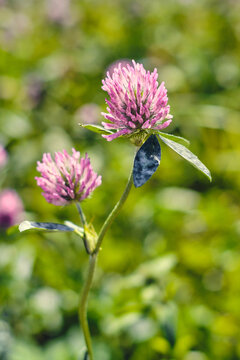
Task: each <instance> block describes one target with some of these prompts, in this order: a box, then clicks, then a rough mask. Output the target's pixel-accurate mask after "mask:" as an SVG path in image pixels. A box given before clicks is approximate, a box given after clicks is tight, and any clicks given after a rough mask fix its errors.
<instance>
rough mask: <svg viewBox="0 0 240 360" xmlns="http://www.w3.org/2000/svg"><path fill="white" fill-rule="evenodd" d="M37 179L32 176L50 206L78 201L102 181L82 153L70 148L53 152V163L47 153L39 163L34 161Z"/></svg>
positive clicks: (84, 197) (86, 156)
mask: <svg viewBox="0 0 240 360" xmlns="http://www.w3.org/2000/svg"><path fill="white" fill-rule="evenodd" d="M37 170H38V171H39V172H40V173H41V177H36V178H35V179H36V180H37V184H38V186H40V187H41V188H42V189H43V191H44V192H43V193H42V194H43V196H44V197H45V199H46V200H47V201H48V202H49V203H52V204H54V205H67V204H70V203H71V202H72V201H82V200H84V199H86V198H87V197H88V196H89V195H90V193H91V192H92V191H93V190H94V189H95V188H96V187H97V186H99V185H101V182H102V178H101V176H98V175H97V174H96V173H95V172H94V171H93V169H92V167H91V164H90V159H89V157H88V155H87V154H86V155H85V157H84V158H83V157H82V158H81V157H80V152H79V151H76V150H75V149H72V155H69V154H68V153H67V151H66V150H63V152H60V151H59V152H56V153H55V158H54V160H53V159H52V157H51V155H50V154H49V153H45V154H43V158H42V162H40V161H38V162H37Z"/></svg>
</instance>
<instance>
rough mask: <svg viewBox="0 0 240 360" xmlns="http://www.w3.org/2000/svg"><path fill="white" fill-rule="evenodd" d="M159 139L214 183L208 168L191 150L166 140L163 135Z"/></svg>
mask: <svg viewBox="0 0 240 360" xmlns="http://www.w3.org/2000/svg"><path fill="white" fill-rule="evenodd" d="M158 136H159V138H160V139H161V140H162V141H163V142H164V143H165V144H166V145H167V146H169V147H170V148H171V149H173V150H174V151H176V152H177V153H178V154H179V155H180V156H182V157H183V158H184V159H185V160H187V161H189V162H190V163H191V164H192V165H193V166H195V167H196V168H197V169H198V170H200V171H201V172H202V173H203V174H204V175H206V176H207V177H208V179H209V180H210V181H212V176H211V173H210V171H209V170H208V168H207V167H206V166H205V165H204V164H203V163H202V162H201V161H200V160H199V158H198V157H197V156H196V155H194V154H193V153H192V152H191V151H190V150H188V149H187V148H186V147H185V146H183V145H181V144H178V143H176V142H175V141H172V140H170V139H167V138H164V137H163V136H162V135H158Z"/></svg>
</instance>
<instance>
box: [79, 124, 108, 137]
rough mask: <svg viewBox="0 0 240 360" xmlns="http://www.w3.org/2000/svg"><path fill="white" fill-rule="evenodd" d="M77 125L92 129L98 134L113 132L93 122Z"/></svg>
mask: <svg viewBox="0 0 240 360" xmlns="http://www.w3.org/2000/svg"><path fill="white" fill-rule="evenodd" d="M79 125H80V126H81V127H83V128H85V129H88V130H90V131H93V132H95V133H98V134H104V135H109V134H113V131H111V130H106V129H105V128H104V127H103V126H101V125H94V124H79Z"/></svg>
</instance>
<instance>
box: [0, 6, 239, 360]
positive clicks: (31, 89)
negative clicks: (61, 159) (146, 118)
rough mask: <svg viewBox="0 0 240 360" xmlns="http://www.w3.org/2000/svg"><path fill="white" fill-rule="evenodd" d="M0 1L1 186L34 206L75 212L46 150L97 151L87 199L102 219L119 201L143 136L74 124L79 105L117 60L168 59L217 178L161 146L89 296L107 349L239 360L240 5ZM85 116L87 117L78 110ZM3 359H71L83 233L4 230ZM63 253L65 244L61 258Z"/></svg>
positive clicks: (179, 99)
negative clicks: (47, 177)
mask: <svg viewBox="0 0 240 360" xmlns="http://www.w3.org/2000/svg"><path fill="white" fill-rule="evenodd" d="M56 4H57V2H55V1H54V0H48V1H42V2H34V1H31V0H26V1H24V2H21V1H17V0H12V1H7V0H5V1H4V0H1V1H0V142H1V143H2V144H3V145H5V146H6V149H7V151H8V153H9V158H10V159H9V163H8V165H7V168H6V169H5V170H4V172H2V174H1V179H0V186H1V188H5V187H11V188H14V189H16V190H17V192H18V193H19V195H20V196H21V198H22V199H23V202H24V205H25V211H26V214H25V218H26V219H29V220H39V221H61V222H63V221H64V220H65V219H70V220H72V221H75V222H76V223H77V222H78V215H77V213H76V211H75V209H74V208H71V207H66V208H60V207H54V206H53V205H50V204H48V203H46V201H45V200H44V198H43V197H42V196H41V191H40V189H38V188H37V186H36V183H35V180H34V177H35V176H36V175H37V173H36V170H35V166H36V161H37V160H39V159H41V157H42V153H43V152H46V151H51V152H54V151H57V150H62V149H63V148H66V150H70V149H71V147H72V146H75V147H76V148H77V149H79V150H80V151H81V152H82V153H84V152H85V151H87V152H88V153H89V155H90V156H91V158H92V161H93V164H94V168H95V169H96V170H97V171H98V172H99V173H101V174H102V176H103V184H102V186H101V188H98V189H97V190H96V191H95V193H94V195H93V197H92V199H90V200H89V201H88V202H86V203H84V204H83V207H84V210H85V212H86V214H87V216H88V219H90V220H92V221H93V222H94V225H95V227H96V229H97V230H98V229H99V228H100V226H101V223H102V221H103V220H104V218H105V216H106V215H107V214H108V212H109V211H110V210H111V208H112V206H113V204H114V203H115V202H116V201H117V200H118V199H119V196H120V193H121V191H122V189H123V188H124V183H125V182H126V180H127V176H128V173H129V171H130V168H131V165H132V160H133V155H134V149H133V147H132V145H131V144H129V143H127V141H125V140H122V139H120V140H118V141H114V142H112V143H107V142H106V141H105V140H104V139H103V138H102V137H100V136H98V135H96V134H92V133H90V132H88V131H87V130H84V129H81V128H79V127H78V122H79V121H80V119H79V116H81V107H82V106H83V105H85V104H88V103H91V104H92V103H93V104H96V105H97V106H98V107H99V118H98V121H99V122H100V121H101V115H100V110H101V109H102V110H104V109H105V104H104V97H105V94H104V92H103V91H102V90H101V79H102V78H103V77H104V76H105V72H106V69H107V68H108V67H109V65H110V64H111V63H113V62H114V61H116V60H118V59H135V60H136V61H139V62H142V63H143V64H144V66H145V67H147V68H148V69H153V68H154V67H157V69H158V72H159V78H160V81H162V80H164V81H165V82H166V87H167V88H168V90H169V91H168V94H169V103H170V105H171V113H172V114H173V115H174V121H173V124H172V125H171V128H170V129H169V132H170V131H171V132H172V133H174V134H176V135H178V134H180V135H182V136H185V137H187V138H189V139H190V141H191V150H192V151H193V152H195V153H196V154H198V156H199V157H200V159H201V160H202V161H203V162H204V163H206V165H207V166H208V167H209V168H210V170H211V172H212V175H213V183H212V184H209V183H208V182H207V180H206V179H205V178H204V177H203V176H202V174H201V173H198V172H197V171H196V170H195V169H194V168H192V167H191V166H190V165H189V164H187V163H186V162H184V161H183V160H182V159H181V158H180V157H177V155H176V154H174V153H173V152H172V151H171V150H170V149H167V148H166V147H165V146H164V145H163V146H162V162H161V166H160V168H159V170H158V171H157V173H156V174H155V175H154V177H153V178H152V179H151V181H149V182H148V183H147V184H146V185H145V186H144V187H142V188H140V189H134V190H133V191H132V193H131V195H130V198H129V200H128V202H127V204H126V205H125V207H124V209H123V211H122V212H121V214H120V215H119V217H118V220H117V222H116V223H115V224H114V225H113V226H112V228H111V230H110V231H109V233H108V235H107V237H106V239H105V241H104V244H103V251H102V252H101V254H100V257H99V268H98V271H97V273H96V278H95V283H94V288H93V291H92V294H91V297H90V301H89V319H90V327H91V330H92V333H93V335H94V346H95V353H96V355H97V356H96V358H97V359H101V360H110V359H114V360H122V359H131V360H142V359H149V360H157V359H174V360H175V359H176V360H178V359H179V360H180V359H184V360H208V359H209V360H210V359H219V360H235V359H238V358H240V346H239V343H240V331H239V321H240V308H239V301H240V285H239V276H240V258H239V250H240V245H239V236H240V220H239V218H240V217H239V216H240V209H239V200H240V195H239V185H240V176H239V171H240V168H239V158H240V142H239V133H240V125H239V109H240V103H239V96H240V86H239V79H240V71H239V69H240V67H239V65H240V64H239V56H240V43H239V39H240V27H239V12H240V4H239V2H237V1H233V0H226V1H222V2H221V1H216V0H210V1H207V0H202V1H198V2H197V1H193V0H169V1H167V2H164V1H157V0H153V1H150V2H146V1H143V0H136V1H131V2H128V1H126V0H118V1H115V2H113V1H110V0H104V1H101V2H100V1H97V0H95V1H81V2H78V1H74V0H73V1H70V0H62V1H61V2H58V5H56ZM79 114H80V115H79ZM0 237H1V242H0V268H1V269H0V289H1V291H0V306H1V320H0V359H3V360H5V359H9V360H28V359H29V360H30V359H31V360H32V359H33V360H38V359H39V360H50V359H51V360H54V359H58V360H76V359H78V358H79V356H81V354H82V356H83V348H84V342H83V338H82V335H81V332H80V331H79V330H78V319H77V310H76V309H77V303H78V294H79V291H80V290H81V287H82V282H83V277H84V273H85V269H86V266H87V257H86V255H85V253H84V250H83V246H82V244H79V240H78V239H77V238H76V236H74V235H69V234H67V235H66V234H64V235H63V234H60V235H56V234H49V235H43V234H39V233H32V232H31V233H29V234H28V233H25V234H19V233H18V232H12V233H10V234H6V233H3V232H1V233H0ZM62 254H64V256H63V255H62Z"/></svg>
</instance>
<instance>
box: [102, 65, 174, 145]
mask: <svg viewBox="0 0 240 360" xmlns="http://www.w3.org/2000/svg"><path fill="white" fill-rule="evenodd" d="M157 78H158V73H157V69H154V71H153V72H152V73H150V72H149V71H146V70H145V69H144V67H143V65H142V64H138V63H136V62H135V61H134V60H133V61H132V65H129V64H127V65H124V66H122V65H121V63H120V64H119V65H118V67H115V69H114V72H113V74H112V75H110V74H109V72H108V73H107V77H106V78H105V80H103V86H102V89H103V90H104V91H107V93H108V95H109V96H110V100H107V99H106V103H107V105H108V108H107V111H108V113H102V115H103V116H104V117H105V119H107V120H108V121H109V122H103V123H102V124H103V126H104V128H105V129H107V130H114V131H115V132H114V133H113V134H110V135H102V136H103V137H104V138H106V139H107V140H108V141H111V140H113V139H116V138H117V137H119V136H128V137H130V139H131V140H132V141H133V142H134V143H135V144H136V145H140V144H141V143H142V141H143V140H144V139H145V138H146V137H147V136H148V135H149V134H151V133H154V132H155V131H157V130H162V129H164V128H166V127H167V126H168V125H169V124H170V123H171V121H172V115H170V114H169V111H170V106H169V105H167V102H168V97H167V90H166V88H165V86H164V82H162V83H161V84H160V85H159V84H158V81H157ZM139 142H140V143H139Z"/></svg>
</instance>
